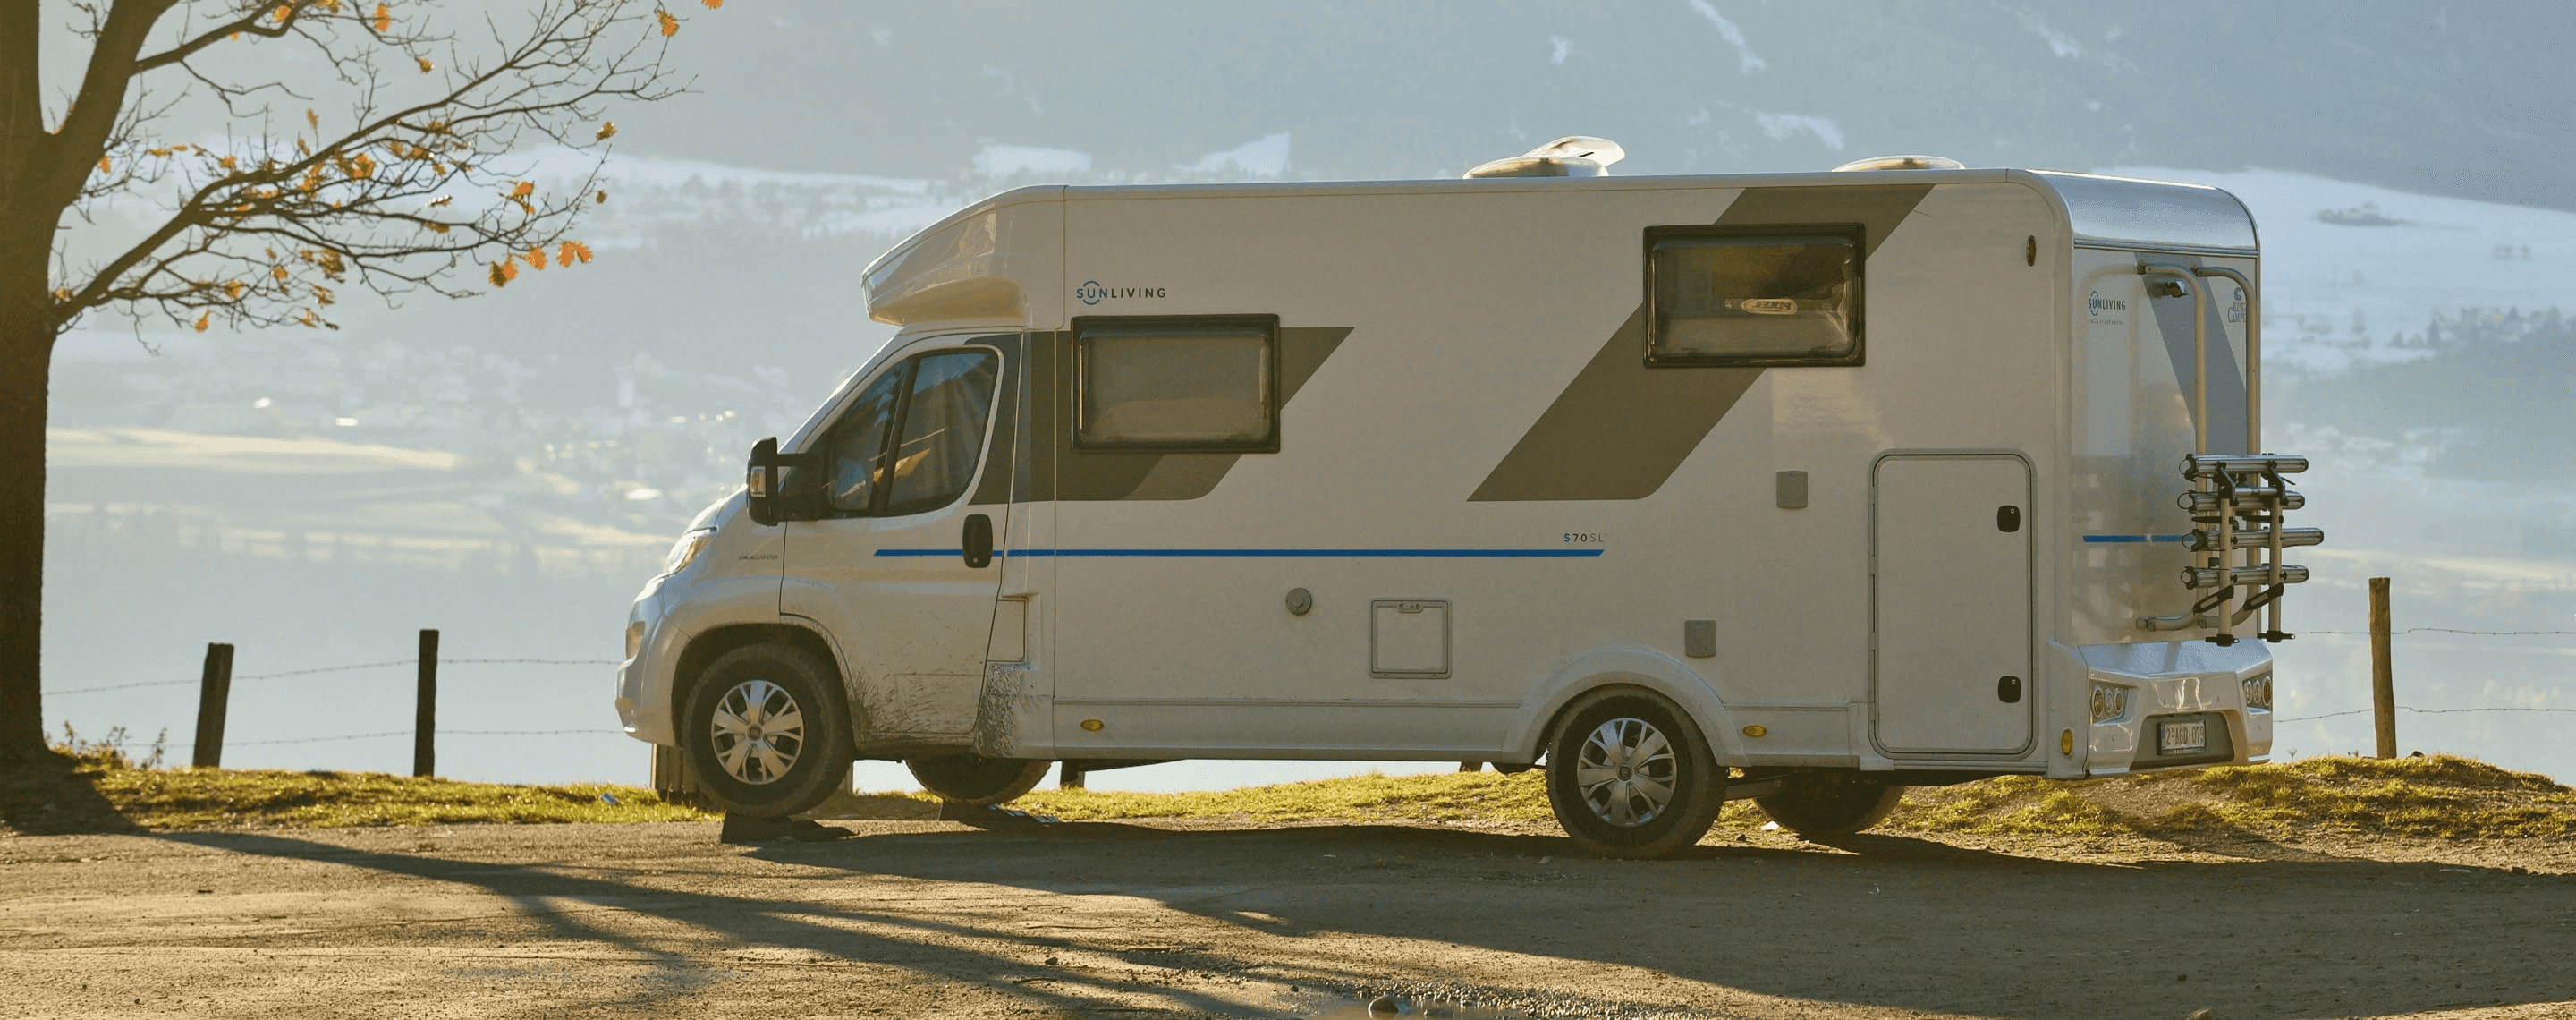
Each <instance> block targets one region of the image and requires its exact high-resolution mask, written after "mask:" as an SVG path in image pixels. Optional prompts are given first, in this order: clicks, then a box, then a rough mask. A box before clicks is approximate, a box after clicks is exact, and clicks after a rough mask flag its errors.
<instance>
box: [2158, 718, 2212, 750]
mask: <svg viewBox="0 0 2576 1020" xmlns="http://www.w3.org/2000/svg"><path fill="white" fill-rule="evenodd" d="M2156 748H2157V750H2160V751H2163V752H2164V753H2166V754H2172V753H2174V752H2176V751H2204V750H2208V749H2209V724H2208V723H2206V722H2169V723H2159V724H2157V726H2156Z"/></svg>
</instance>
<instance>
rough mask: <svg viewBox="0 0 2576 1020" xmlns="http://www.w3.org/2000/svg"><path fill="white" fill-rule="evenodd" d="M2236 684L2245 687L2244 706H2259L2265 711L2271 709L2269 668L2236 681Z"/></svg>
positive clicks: (2270, 674)
mask: <svg viewBox="0 0 2576 1020" xmlns="http://www.w3.org/2000/svg"><path fill="white" fill-rule="evenodd" d="M2237 684H2238V685H2239V686H2241V687H2243V688H2245V707H2247V708H2259V709H2262V710H2263V711H2266V712H2269V711H2271V710H2272V671H2271V670H2268V669H2267V670H2264V671H2262V672H2260V673H2256V674H2254V675H2253V676H2249V677H2246V678H2245V679H2243V680H2239V681H2237Z"/></svg>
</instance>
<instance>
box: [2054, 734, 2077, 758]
mask: <svg viewBox="0 0 2576 1020" xmlns="http://www.w3.org/2000/svg"><path fill="white" fill-rule="evenodd" d="M2057 753H2059V754H2063V755H2069V756H2072V755H2073V754H2074V753H2075V731H2074V730H2067V731H2065V732H2063V733H2060V734H2058V735H2057Z"/></svg>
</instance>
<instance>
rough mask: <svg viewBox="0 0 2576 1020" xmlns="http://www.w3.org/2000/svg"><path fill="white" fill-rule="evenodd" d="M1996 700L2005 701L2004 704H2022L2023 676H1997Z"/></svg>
mask: <svg viewBox="0 0 2576 1020" xmlns="http://www.w3.org/2000/svg"><path fill="white" fill-rule="evenodd" d="M1995 700H1996V701H2000V702H2003V703H2004V704H2007V705H2018V704H2020V703H2021V678H2020V677H2017V676H2007V677H1998V678H1996V679H1995Z"/></svg>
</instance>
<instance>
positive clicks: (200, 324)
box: [197, 312, 215, 333]
mask: <svg viewBox="0 0 2576 1020" xmlns="http://www.w3.org/2000/svg"><path fill="white" fill-rule="evenodd" d="M214 318H215V313H213V312H207V313H205V314H202V315H199V316H197V332H200V333H203V332H205V331H206V323H208V322H212V321H214Z"/></svg>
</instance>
